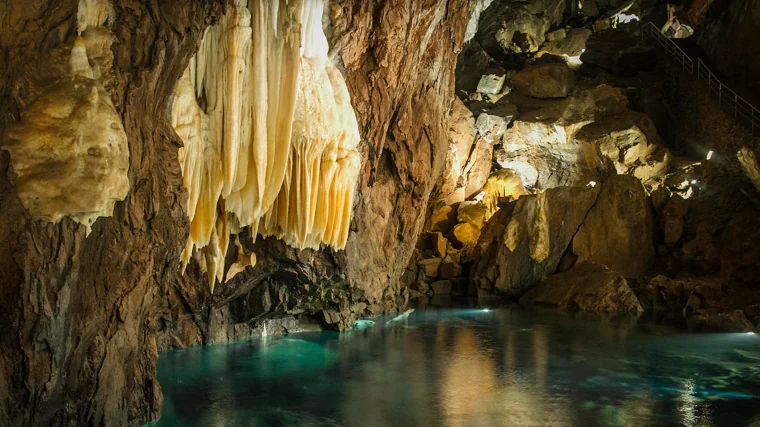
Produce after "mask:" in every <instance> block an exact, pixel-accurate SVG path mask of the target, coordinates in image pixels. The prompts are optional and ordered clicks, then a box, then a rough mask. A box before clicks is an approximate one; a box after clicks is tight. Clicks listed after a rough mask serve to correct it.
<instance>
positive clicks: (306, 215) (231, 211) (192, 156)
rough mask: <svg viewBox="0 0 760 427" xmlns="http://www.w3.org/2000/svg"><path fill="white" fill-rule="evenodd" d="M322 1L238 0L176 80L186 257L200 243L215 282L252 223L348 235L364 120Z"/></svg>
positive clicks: (315, 237) (297, 243) (278, 230)
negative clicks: (331, 45)
mask: <svg viewBox="0 0 760 427" xmlns="http://www.w3.org/2000/svg"><path fill="white" fill-rule="evenodd" d="M323 7H324V6H323V4H322V1H316V0H315V1H311V0H310V1H304V2H300V1H295V2H294V1H285V0H280V1H272V2H257V1H251V2H247V1H246V0H237V1H235V2H234V4H233V6H232V7H231V8H230V9H229V10H228V11H227V13H226V14H225V15H224V16H223V17H222V18H221V19H220V22H219V24H217V25H214V26H212V27H210V28H209V29H208V30H207V32H206V34H205V36H204V38H203V40H202V42H201V46H200V49H199V51H198V53H197V54H196V55H195V56H194V57H193V59H192V60H191V61H190V64H189V66H188V68H187V70H186V71H185V73H184V75H183V76H182V78H181V79H180V81H179V82H178V83H177V87H176V90H175V99H174V104H173V107H172V124H173V126H174V128H175V130H176V131H177V134H178V135H179V137H180V138H181V139H182V141H183V143H184V147H183V148H181V149H180V156H179V157H180V164H181V166H182V171H183V181H184V185H185V187H186V188H187V189H188V193H189V199H188V203H187V213H188V217H189V219H190V224H191V231H190V236H189V238H188V240H187V244H186V246H185V250H184V252H183V254H182V261H183V263H184V265H186V264H187V262H188V261H189V259H190V257H191V256H192V254H193V252H195V251H196V250H198V249H201V250H202V251H203V254H204V255H205V261H206V262H205V265H206V268H207V271H208V275H209V284H210V286H211V289H212V291H213V287H214V283H215V281H221V280H222V279H223V277H224V257H225V255H226V251H227V247H228V246H229V241H230V234H231V233H237V232H239V231H240V229H241V228H242V227H250V229H251V235H253V236H256V234H257V233H260V234H262V235H274V236H276V237H278V238H281V239H283V240H284V241H285V242H286V243H288V244H289V245H291V246H294V247H297V248H318V247H319V246H320V244H322V243H325V244H328V245H331V246H334V247H336V248H339V249H342V248H343V247H344V246H345V244H346V239H347V238H348V227H349V223H350V220H351V211H352V207H353V197H354V189H355V186H356V181H357V178H358V172H359V167H360V164H361V159H360V157H359V153H358V151H357V150H356V146H357V145H358V143H359V131H358V125H357V122H356V116H355V114H354V111H353V108H352V107H351V103H350V97H349V94H348V89H347V88H346V84H345V82H344V80H343V76H342V75H341V74H340V72H339V71H338V70H337V69H336V68H335V66H334V65H333V64H332V62H330V60H329V59H328V43H327V38H326V37H325V34H324V32H323V30H322V14H323Z"/></svg>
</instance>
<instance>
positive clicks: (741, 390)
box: [158, 307, 760, 427]
mask: <svg viewBox="0 0 760 427" xmlns="http://www.w3.org/2000/svg"><path fill="white" fill-rule="evenodd" d="M389 319H390V317H388V318H384V319H376V322H375V323H374V324H372V323H365V324H363V325H360V326H361V328H360V329H357V330H354V331H349V332H344V333H334V332H322V333H304V334H294V335H291V336H287V337H270V338H266V339H255V340H250V341H245V342H237V343H233V344H226V345H214V346H207V347H197V348H191V349H187V350H173V351H168V352H165V353H162V354H161V356H160V358H159V363H158V377H159V382H160V384H161V386H162V388H163V392H164V406H163V415H162V418H161V419H160V420H159V422H158V425H159V426H584V427H585V426H670V425H674V426H675V425H680V426H689V427H691V426H731V427H734V426H749V425H753V427H754V426H760V336H757V335H749V334H685V333H680V332H679V331H678V330H675V329H673V328H668V327H662V326H654V325H647V324H642V323H640V322H639V323H637V322H635V321H632V320H630V319H622V320H617V321H611V320H604V319H600V318H597V317H579V316H575V317H571V316H567V315H559V314H555V313H547V312H540V311H530V310H527V309H524V308H520V307H505V308H499V309H490V310H488V311H484V310H483V308H482V307H480V308H469V309H440V310H436V309H430V308H428V309H427V310H424V311H422V310H418V311H415V312H413V313H411V314H410V315H409V316H408V318H406V319H402V320H400V321H396V322H392V323H389V322H388V320H389Z"/></svg>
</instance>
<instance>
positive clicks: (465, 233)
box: [452, 223, 480, 250]
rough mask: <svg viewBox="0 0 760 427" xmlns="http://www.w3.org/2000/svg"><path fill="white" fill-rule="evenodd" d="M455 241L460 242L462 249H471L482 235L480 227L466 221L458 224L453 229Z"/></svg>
mask: <svg viewBox="0 0 760 427" xmlns="http://www.w3.org/2000/svg"><path fill="white" fill-rule="evenodd" d="M452 235H453V237H454V241H455V242H456V243H458V244H459V246H460V249H465V248H466V249H465V250H469V249H471V248H473V247H475V245H476V244H477V243H478V238H479V237H480V228H478V227H477V226H476V225H474V224H470V223H464V224H457V225H456V227H454V230H453V231H452Z"/></svg>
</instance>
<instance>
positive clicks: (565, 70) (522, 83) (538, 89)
mask: <svg viewBox="0 0 760 427" xmlns="http://www.w3.org/2000/svg"><path fill="white" fill-rule="evenodd" d="M574 84H575V77H574V76H573V70H571V69H570V67H568V66H567V64H565V63H564V62H550V63H548V64H540V65H535V66H533V67H529V68H526V69H524V70H522V71H520V72H519V73H517V74H515V76H514V77H512V86H513V87H514V88H515V90H516V91H517V92H518V93H520V94H522V95H527V96H532V97H534V98H564V97H566V96H567V95H568V94H569V93H570V90H571V89H572V88H573V85H574Z"/></svg>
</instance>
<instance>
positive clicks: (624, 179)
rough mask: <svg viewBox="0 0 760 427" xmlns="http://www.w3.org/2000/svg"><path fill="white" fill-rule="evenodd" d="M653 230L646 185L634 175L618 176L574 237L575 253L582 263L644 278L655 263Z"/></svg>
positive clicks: (608, 182)
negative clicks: (598, 265) (595, 263)
mask: <svg viewBox="0 0 760 427" xmlns="http://www.w3.org/2000/svg"><path fill="white" fill-rule="evenodd" d="M653 230H654V220H653V215H652V207H651V204H650V202H649V199H648V198H647V195H646V191H645V190H644V186H643V185H641V182H640V181H639V180H638V179H636V178H634V177H632V176H628V175H615V176H613V177H612V178H610V179H609V180H608V181H607V182H605V183H604V185H602V189H601V191H600V192H599V197H598V198H597V200H596V203H595V204H594V207H593V208H592V209H591V210H590V211H589V212H588V215H587V217H586V219H585V221H584V222H583V225H582V226H581V227H580V229H579V230H578V233H577V234H576V235H575V237H574V238H573V246H572V248H573V253H574V254H575V255H576V256H577V257H578V261H579V262H580V261H585V260H589V261H594V262H597V263H600V264H604V265H606V266H607V267H608V268H610V269H611V270H613V271H618V272H620V273H621V274H622V275H623V276H624V277H628V278H638V277H642V276H644V275H645V274H646V273H647V272H648V271H649V268H650V267H651V265H652V262H653V261H654V254H655V252H654V241H653Z"/></svg>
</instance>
